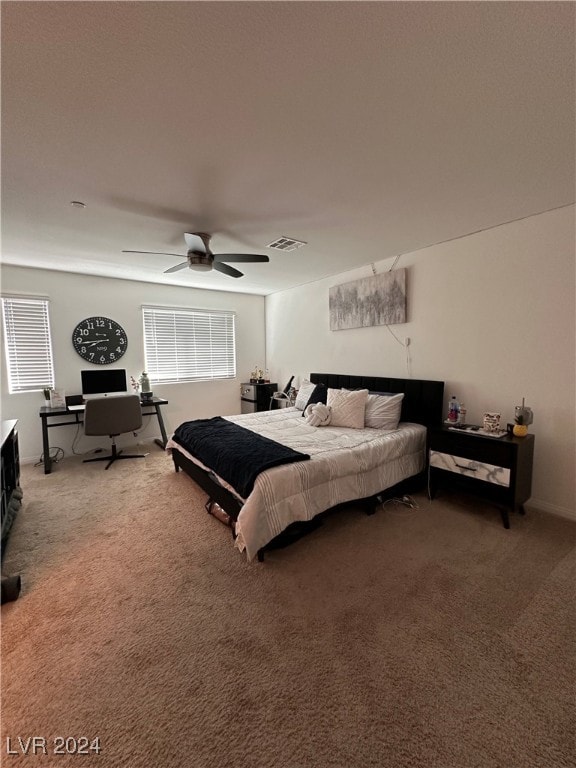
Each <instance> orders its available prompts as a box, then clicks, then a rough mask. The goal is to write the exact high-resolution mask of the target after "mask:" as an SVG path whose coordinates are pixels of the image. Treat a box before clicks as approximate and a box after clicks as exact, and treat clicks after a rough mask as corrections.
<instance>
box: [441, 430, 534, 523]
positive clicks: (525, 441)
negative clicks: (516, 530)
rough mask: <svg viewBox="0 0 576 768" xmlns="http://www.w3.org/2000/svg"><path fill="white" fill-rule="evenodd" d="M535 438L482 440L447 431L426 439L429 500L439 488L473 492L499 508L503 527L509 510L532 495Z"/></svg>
mask: <svg viewBox="0 0 576 768" xmlns="http://www.w3.org/2000/svg"><path fill="white" fill-rule="evenodd" d="M533 457H534V435H531V434H528V435H526V437H513V436H512V435H505V436H504V437H500V438H496V437H484V436H483V435H476V434H474V433H470V432H462V431H460V430H451V429H448V428H443V429H436V430H431V431H430V433H429V436H428V459H429V471H430V498H434V495H435V493H436V491H437V489H438V487H439V486H440V485H442V486H446V487H447V486H449V487H453V488H458V489H460V490H465V491H468V492H470V493H475V494H478V495H481V496H483V497H485V498H486V499H488V500H490V501H492V502H494V503H495V504H497V505H498V507H499V508H500V512H501V515H502V522H503V523H504V528H510V520H509V517H508V511H509V510H511V511H514V510H516V509H518V511H519V512H520V513H521V514H524V507H523V504H524V502H526V501H527V500H528V499H529V498H530V495H531V492H532V461H533Z"/></svg>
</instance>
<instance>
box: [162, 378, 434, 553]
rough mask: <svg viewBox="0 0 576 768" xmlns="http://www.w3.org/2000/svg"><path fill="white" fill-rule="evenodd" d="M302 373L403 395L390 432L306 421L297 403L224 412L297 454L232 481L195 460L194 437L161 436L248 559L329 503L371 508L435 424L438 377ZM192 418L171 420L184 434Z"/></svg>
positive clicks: (412, 461) (232, 426)
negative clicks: (247, 478) (189, 440)
mask: <svg viewBox="0 0 576 768" xmlns="http://www.w3.org/2000/svg"><path fill="white" fill-rule="evenodd" d="M310 381H311V382H312V383H313V384H315V385H320V386H323V387H325V388H326V389H331V390H347V391H357V390H369V392H374V393H386V395H394V394H397V393H403V399H402V404H401V415H400V423H399V424H398V427H397V428H396V429H392V430H389V429H375V428H369V427H367V428H363V429H360V428H358V429H351V428H348V427H343V426H332V425H329V426H320V427H318V426H310V424H309V423H308V421H307V419H306V418H304V417H303V415H302V413H303V411H302V410H301V407H302V406H300V408H296V407H293V406H292V407H288V408H282V409H278V410H270V411H263V412H257V413H250V414H242V415H238V416H228V417H226V418H225V419H223V420H222V419H221V420H219V421H221V422H225V424H224V427H225V431H233V430H237V428H238V427H242V428H243V429H241V430H239V433H241V434H243V435H246V433H247V432H248V433H251V434H252V435H253V436H254V439H255V440H262V441H266V440H271V441H273V443H274V444H275V445H276V446H277V447H278V450H279V452H280V453H282V447H285V449H286V452H287V453H288V454H290V452H293V454H301V456H295V457H294V458H287V459H285V460H284V459H283V460H282V461H280V460H279V463H278V465H273V463H272V462H271V463H272V465H271V466H270V467H269V468H266V469H264V470H263V471H261V472H258V473H255V475H254V477H253V478H251V479H250V482H246V483H245V484H242V485H240V481H238V482H237V487H234V486H233V485H232V484H231V483H229V482H227V480H225V479H224V478H223V476H222V475H220V474H218V472H217V471H215V469H214V467H217V468H219V465H218V464H217V463H216V459H214V460H212V459H210V460H208V461H206V463H205V462H204V461H203V460H202V458H201V457H202V456H203V454H202V453H201V452H199V451H198V450H197V447H196V445H194V444H192V445H190V446H187V445H183V444H182V443H183V442H185V441H183V440H182V434H183V433H182V431H180V432H179V430H180V428H179V429H178V430H176V432H175V433H174V434H173V435H172V437H171V438H170V440H169V441H168V444H167V450H168V451H169V452H170V453H171V456H172V459H173V462H174V467H175V470H176V471H179V470H180V469H182V470H183V471H184V472H186V474H188V475H189V476H190V477H191V478H192V479H193V480H194V481H195V482H196V483H197V484H198V485H199V486H200V487H201V488H202V489H203V490H204V491H205V492H206V493H207V495H208V501H207V503H206V509H207V510H208V511H209V512H214V511H215V510H217V513H216V516H220V517H221V519H224V520H226V521H227V522H229V524H230V526H231V528H232V531H233V536H234V542H235V545H236V547H237V548H238V549H239V550H240V551H244V552H245V553H246V556H247V558H248V560H252V559H253V558H254V557H257V558H258V560H260V561H261V560H263V558H264V552H265V551H266V550H267V549H270V548H273V547H274V546H276V545H279V544H283V543H285V542H286V541H289V540H290V537H291V535H294V537H295V538H296V537H298V536H299V535H301V533H302V531H303V530H307V529H308V528H312V527H314V525H315V524H316V523H317V522H318V520H319V518H320V516H321V515H322V514H323V513H324V512H326V511H328V510H331V509H334V508H335V507H340V506H341V505H344V504H347V503H350V502H362V503H363V504H365V505H366V510H367V512H368V513H369V514H370V513H373V512H374V511H375V508H376V505H377V503H378V500H379V499H380V496H381V494H382V493H383V492H384V491H386V490H390V489H393V488H394V487H396V486H397V485H398V484H400V483H402V482H403V481H406V480H407V479H408V478H412V477H416V476H418V475H420V474H421V473H423V472H424V470H425V467H426V441H427V429H428V428H429V427H434V426H438V425H440V424H441V422H442V410H443V399H444V382H440V381H427V380H419V379H395V378H384V377H375V376H355V375H343V374H323V373H312V374H310ZM206 421H213V420H206ZM198 424H199V420H196V421H194V422H185V423H184V424H183V425H181V428H188V430H189V432H188V433H189V434H192V433H191V432H190V429H191V428H196V425H198ZM237 431H238V430H237ZM246 436H247V435H246ZM247 439H251V438H248V436H247ZM207 440H208V438H207ZM215 442H217V443H219V445H220V446H221V445H223V441H221V440H212V441H211V442H210V445H213V444H214V443H215ZM270 445H272V444H270ZM241 452H242V450H241V449H239V450H237V451H236V456H237V455H238V454H239V453H241ZM206 455H207V456H210V457H212V453H210V452H209V453H208V454H206ZM204 458H205V456H204ZM213 461H214V463H212V462H213ZM284 461H286V462H287V463H283V462H284ZM235 463H236V465H237V468H238V466H240V465H241V464H242V462H240V461H236V462H235ZM247 463H248V460H247ZM211 464H212V465H211ZM231 476H232V477H234V478H236V476H235V475H231ZM235 482H236V479H235ZM239 487H241V488H242V493H241V492H239V491H238V488H239Z"/></svg>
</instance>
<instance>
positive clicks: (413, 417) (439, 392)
mask: <svg viewBox="0 0 576 768" xmlns="http://www.w3.org/2000/svg"><path fill="white" fill-rule="evenodd" d="M310 381H311V382H312V383H313V384H324V386H326V387H330V388H332V389H341V388H342V387H344V388H345V389H368V390H370V391H371V392H386V393H394V394H395V393H398V392H404V399H403V401H402V414H401V417H400V419H401V421H411V422H414V423H416V424H423V425H424V426H425V427H427V428H430V427H437V426H440V425H441V424H442V412H443V408H444V382H443V381H427V380H424V379H390V378H383V377H381V376H354V375H351V376H349V375H345V374H340V373H311V374H310ZM172 460H173V462H174V469H175V470H176V472H178V471H179V470H180V469H182V470H183V471H184V472H185V473H186V474H187V475H189V477H191V478H192V480H194V482H195V483H196V484H197V485H199V486H200V488H202V490H204V491H206V493H207V494H208V500H207V502H206V510H207V512H209V513H210V514H212V515H214V516H215V517H218V518H219V519H220V520H221V521H222V522H225V523H227V524H228V525H229V526H230V528H231V529H232V535H235V533H234V524H235V521H236V519H237V518H238V515H239V514H240V510H241V509H242V503H241V502H240V501H238V499H237V498H236V497H235V496H234V495H233V494H232V493H230V491H228V490H227V489H226V488H224V487H223V486H222V485H220V483H219V482H218V481H217V480H216V479H215V478H214V475H213V474H212V473H211V472H207V471H206V470H204V469H202V468H201V467H199V466H198V465H197V464H194V462H192V461H190V459H188V458H187V457H186V456H184V454H182V453H180V451H178V450H173V451H172ZM403 482H405V481H403ZM395 489H396V490H397V489H398V486H393V488H388V489H383V490H382V492H381V493H379V494H376V495H375V496H370V497H369V498H366V499H358V500H356V501H355V502H352V501H349V502H346V504H339V505H338V507H334V508H332V509H330V510H326V512H331V511H333V510H334V509H339V508H340V507H343V506H348V505H350V504H358V503H360V504H362V505H363V507H364V508H365V510H366V513H367V514H368V515H371V514H374V512H375V511H376V507H377V506H378V504H379V503H381V500H382V494H383V493H384V492H385V491H386V493H387V494H390V493H394V490H395ZM322 514H325V513H322ZM319 518H320V515H317V516H316V517H315V518H313V519H312V520H310V521H308V522H306V523H292V525H290V526H288V528H287V529H286V530H285V531H283V532H282V533H281V534H280V535H279V536H277V537H276V538H275V539H273V540H272V541H271V542H269V543H268V544H267V545H266V546H265V547H263V548H262V549H260V550H259V551H258V560H259V561H260V562H262V561H263V560H264V552H265V551H266V550H268V549H277V548H278V547H284V546H286V545H287V544H290V543H291V542H292V541H295V540H296V539H299V538H300V537H301V536H303V535H304V534H305V533H308V532H310V531H311V530H314V529H315V528H316V527H318V525H320V522H321V521H320V519H319Z"/></svg>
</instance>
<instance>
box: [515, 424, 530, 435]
mask: <svg viewBox="0 0 576 768" xmlns="http://www.w3.org/2000/svg"><path fill="white" fill-rule="evenodd" d="M512 432H513V433H514V435H515V436H516V437H526V435H527V434H528V427H527V426H526V424H514V429H513V430H512Z"/></svg>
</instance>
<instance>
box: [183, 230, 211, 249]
mask: <svg viewBox="0 0 576 768" xmlns="http://www.w3.org/2000/svg"><path fill="white" fill-rule="evenodd" d="M184 240H186V245H187V246H188V250H189V251H196V252H197V253H208V251H207V249H206V245H205V243H204V240H202V238H201V237H200V235H196V234H193V233H191V232H185V233H184Z"/></svg>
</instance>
